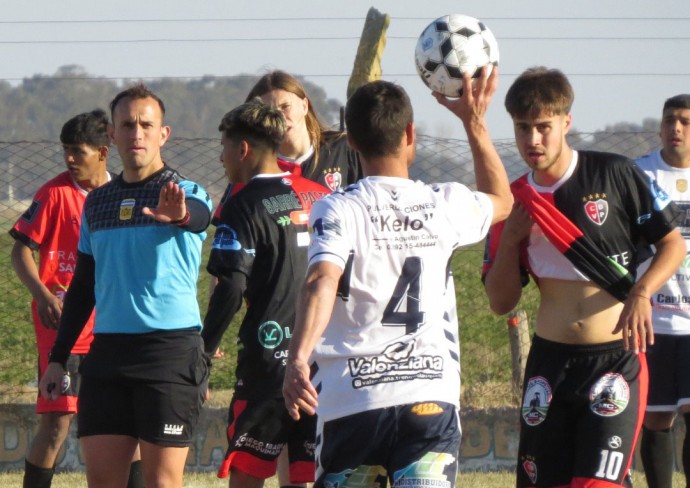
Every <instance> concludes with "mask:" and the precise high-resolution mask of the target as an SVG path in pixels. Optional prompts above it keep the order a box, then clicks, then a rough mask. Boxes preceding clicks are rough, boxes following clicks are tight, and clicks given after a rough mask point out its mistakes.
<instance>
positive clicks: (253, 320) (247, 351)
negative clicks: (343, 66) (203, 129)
mask: <svg viewBox="0 0 690 488" xmlns="http://www.w3.org/2000/svg"><path fill="white" fill-rule="evenodd" d="M219 130H220V131H221V134H222V136H221V144H222V145H223V150H222V153H221V160H222V162H223V165H224V167H225V171H226V174H227V176H228V179H229V180H230V181H233V182H239V183H241V184H242V185H243V187H242V189H241V190H239V191H238V192H237V193H235V194H234V195H232V197H230V198H229V199H228V200H227V201H226V202H225V204H224V206H223V209H222V211H221V215H220V219H219V221H217V223H216V235H215V238H214V240H213V246H212V248H211V256H210V258H209V263H208V271H209V272H210V273H211V274H212V275H213V276H215V277H217V279H218V284H217V285H216V287H215V289H214V291H213V294H212V296H211V299H210V302H209V308H208V313H207V315H206V319H205V321H204V329H203V332H202V336H203V338H204V345H205V348H206V351H207V353H212V352H214V351H216V349H217V347H218V344H219V342H220V339H221V336H222V335H223V333H224V331H225V330H226V328H227V326H228V325H229V323H230V321H231V319H232V317H233V315H234V314H235V313H236V312H237V311H238V309H239V308H240V305H241V304H242V300H243V299H245V300H246V303H247V312H246V315H245V317H244V319H243V321H242V325H241V326H240V330H239V338H238V342H239V347H238V359H237V370H236V377H237V382H236V384H235V391H234V395H233V399H232V403H231V404H230V410H229V427H228V444H229V447H228V452H227V454H226V457H225V460H224V462H223V464H222V466H221V468H220V470H219V473H218V476H219V477H225V476H227V475H228V473H230V486H231V487H243V488H253V487H260V486H263V483H264V480H265V479H266V478H269V477H271V476H273V475H274V474H275V473H276V466H277V458H278V456H279V454H280V453H281V451H282V450H283V448H284V447H287V451H288V459H289V465H290V468H289V471H290V483H291V484H301V483H306V482H310V481H313V476H314V460H313V454H314V453H313V450H314V432H315V421H314V419H313V418H312V419H304V420H302V421H299V422H296V421H294V420H292V419H291V418H290V416H289V415H288V413H287V410H286V409H285V404H284V401H283V398H282V394H281V386H282V382H283V373H284V369H285V361H286V357H287V346H288V344H289V342H290V335H291V332H292V328H293V326H294V320H295V298H296V292H297V290H298V289H299V286H300V284H301V283H302V281H303V280H304V275H305V272H306V261H307V245H308V243H309V236H308V233H307V222H308V217H309V211H310V209H311V205H312V203H313V202H314V201H316V200H318V199H320V198H321V197H322V196H324V195H326V194H328V193H329V191H328V189H327V188H325V187H323V186H321V185H319V184H317V183H315V182H313V181H311V180H308V179H306V178H303V177H301V176H298V175H293V174H291V173H289V172H286V171H283V170H282V169H281V168H279V166H278V164H277V161H276V150H277V149H278V147H279V145H280V143H281V141H282V140H283V137H284V135H285V130H286V122H285V119H284V117H283V116H282V114H281V112H280V111H279V110H277V109H276V108H274V107H271V106H270V105H266V104H264V103H263V102H262V101H261V100H260V99H258V98H256V99H252V100H250V101H249V102H246V103H244V104H242V105H240V106H239V107H237V108H235V109H233V110H232V111H230V112H228V113H227V114H226V115H225V116H224V117H223V119H222V121H221V124H220V127H219Z"/></svg>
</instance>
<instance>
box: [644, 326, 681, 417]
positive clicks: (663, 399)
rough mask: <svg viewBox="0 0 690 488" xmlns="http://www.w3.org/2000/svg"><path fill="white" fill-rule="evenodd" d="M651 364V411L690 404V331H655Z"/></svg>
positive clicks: (670, 409)
mask: <svg viewBox="0 0 690 488" xmlns="http://www.w3.org/2000/svg"><path fill="white" fill-rule="evenodd" d="M647 364H648V366H649V396H648V397H647V411H648V412H675V411H676V409H677V408H678V407H680V406H682V405H689V404H690V335H668V334H654V345H653V346H648V347H647Z"/></svg>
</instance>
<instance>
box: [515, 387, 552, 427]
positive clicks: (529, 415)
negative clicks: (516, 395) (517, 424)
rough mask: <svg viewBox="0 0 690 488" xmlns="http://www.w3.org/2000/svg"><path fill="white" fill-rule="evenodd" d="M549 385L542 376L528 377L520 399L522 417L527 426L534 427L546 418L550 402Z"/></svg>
mask: <svg viewBox="0 0 690 488" xmlns="http://www.w3.org/2000/svg"><path fill="white" fill-rule="evenodd" d="M551 396H552V392H551V385H549V382H548V380H547V379H546V378H544V377H543V376H535V377H534V378H530V379H529V381H528V382H527V388H526V389H525V396H524V397H523V399H522V408H521V411H522V418H523V419H524V421H525V423H526V424H527V425H528V426H531V427H534V426H535V425H539V424H541V423H542V422H543V421H544V420H546V414H547V412H548V411H549V405H550V404H551Z"/></svg>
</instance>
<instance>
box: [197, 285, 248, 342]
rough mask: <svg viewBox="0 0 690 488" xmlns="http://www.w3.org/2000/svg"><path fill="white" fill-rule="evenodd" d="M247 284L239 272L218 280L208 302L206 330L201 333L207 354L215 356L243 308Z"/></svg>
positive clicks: (205, 320) (205, 321)
mask: <svg viewBox="0 0 690 488" xmlns="http://www.w3.org/2000/svg"><path fill="white" fill-rule="evenodd" d="M246 282H247V281H246V276H245V275H244V274H243V273H239V272H236V273H232V275H231V276H228V277H220V278H219V279H218V281H217V284H216V286H215V287H214V289H213V294H212V295H211V298H210V300H209V302H208V311H207V312H206V317H205V318H204V328H203V329H202V331H201V338H202V339H203V340H204V351H205V352H206V353H207V354H213V353H214V352H215V351H216V350H217V349H218V347H219V346H220V341H221V339H222V338H223V334H224V333H225V331H226V330H227V328H228V326H229V325H230V322H232V319H233V317H234V316H235V314H236V313H237V311H238V310H239V309H240V307H241V306H242V294H243V293H244V290H245V289H246Z"/></svg>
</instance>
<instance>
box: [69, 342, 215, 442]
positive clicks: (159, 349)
mask: <svg viewBox="0 0 690 488" xmlns="http://www.w3.org/2000/svg"><path fill="white" fill-rule="evenodd" d="M208 373H209V369H208V362H207V360H206V357H205V355H204V353H203V342H202V340H201V336H200V335H199V333H198V331H196V330H184V331H165V332H155V333H151V334H140V335H139V334H96V335H95V336H94V341H93V344H92V345H91V350H90V352H89V353H88V354H87V356H86V359H85V360H84V362H83V364H82V368H81V374H82V384H81V391H80V394H79V415H78V417H77V425H78V435H79V437H84V436H92V435H126V436H130V437H134V438H137V439H142V440H144V441H147V442H150V443H152V444H156V445H159V446H166V447H186V446H189V445H190V444H191V443H192V440H193V437H194V427H195V425H196V423H197V420H198V418H199V414H200V413H201V408H202V405H203V402H204V395H205V392H206V388H207V380H208Z"/></svg>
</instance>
